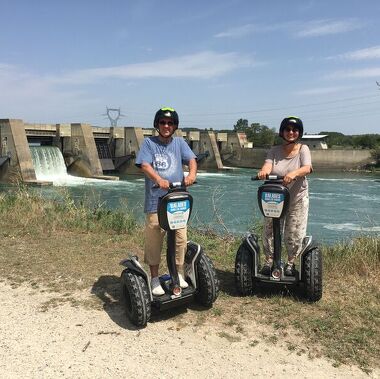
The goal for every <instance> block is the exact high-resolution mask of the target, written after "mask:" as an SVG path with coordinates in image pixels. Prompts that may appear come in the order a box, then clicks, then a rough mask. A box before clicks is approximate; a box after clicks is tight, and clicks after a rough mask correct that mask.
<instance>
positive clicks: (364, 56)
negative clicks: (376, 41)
mask: <svg viewBox="0 0 380 379" xmlns="http://www.w3.org/2000/svg"><path fill="white" fill-rule="evenodd" d="M379 58H380V46H372V47H368V48H366V49H360V50H354V51H349V52H347V53H344V54H340V55H337V56H335V57H328V58H327V59H345V60H350V61H361V60H369V59H379Z"/></svg>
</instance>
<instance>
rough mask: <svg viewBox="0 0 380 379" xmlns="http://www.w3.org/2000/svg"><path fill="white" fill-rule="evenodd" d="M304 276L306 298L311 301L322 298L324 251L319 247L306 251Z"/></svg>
mask: <svg viewBox="0 0 380 379" xmlns="http://www.w3.org/2000/svg"><path fill="white" fill-rule="evenodd" d="M302 276H303V280H304V284H305V297H306V299H307V300H308V301H311V302H315V301H318V300H320V299H321V298H322V253H321V251H320V250H319V249H318V248H314V249H312V250H309V251H308V252H306V253H305V255H304V257H303V275H302Z"/></svg>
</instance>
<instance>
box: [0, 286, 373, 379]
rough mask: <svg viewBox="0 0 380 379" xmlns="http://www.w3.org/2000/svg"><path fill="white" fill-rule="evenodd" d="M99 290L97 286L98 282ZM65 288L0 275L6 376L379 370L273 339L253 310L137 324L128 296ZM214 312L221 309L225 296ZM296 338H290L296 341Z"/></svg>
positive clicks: (188, 312)
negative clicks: (128, 312)
mask: <svg viewBox="0 0 380 379" xmlns="http://www.w3.org/2000/svg"><path fill="white" fill-rule="evenodd" d="M92 291H93V289H92ZM90 292H91V290H88V291H82V292H78V293H70V294H69V296H70V297H71V298H73V299H75V298H77V299H79V300H80V301H78V303H77V304H76V303H75V301H66V300H67V299H65V296H68V295H65V294H64V293H55V292H50V291H44V290H43V289H42V288H38V289H33V288H32V287H31V286H30V285H25V284H23V285H20V286H11V285H10V283H9V282H1V283H0V298H1V307H0V319H1V322H0V335H1V339H0V376H1V378H16V377H26V378H41V377H43V378H56V377H63V378H78V377H81V378H119V377H127V378H141V377H148V376H152V377H160V378H161V377H162V378H176V379H177V378H182V377H190V378H194V377H197V378H229V377H238V378H251V377H255V376H256V377H260V378H266V377H268V378H269V377H271V378H272V377H274V378H276V377H285V378H286V377H302V378H347V377H355V378H369V377H371V378H379V377H380V376H379V375H380V372H379V370H378V369H375V370H373V371H372V372H371V373H370V374H369V375H367V374H366V373H364V372H363V371H361V370H360V369H359V368H356V367H349V366H339V367H334V365H333V363H332V362H330V361H328V360H326V359H325V358H322V357H316V356H315V354H313V351H312V349H310V350H309V349H308V348H307V346H303V347H302V348H301V347H300V346H302V344H300V343H299V342H300V341H299V337H297V336H295V337H294V343H293V342H291V341H292V339H291V336H287V339H286V342H282V341H281V336H279V337H278V336H277V337H276V338H275V339H273V340H272V339H271V336H270V335H269V333H270V332H268V331H267V330H266V329H265V326H263V325H262V324H256V323H255V321H254V320H252V319H249V318H247V317H245V318H243V319H239V320H238V321H234V320H233V319H231V320H230V321H228V322H226V323H224V324H221V323H215V322H213V318H212V317H209V316H208V317H202V314H203V312H202V310H199V309H195V308H189V309H186V308H182V309H180V310H176V311H174V312H172V313H165V314H160V315H155V316H154V317H153V319H152V321H151V322H150V323H149V324H148V326H147V327H146V328H145V329H141V330H138V329H136V328H134V327H133V326H132V325H131V324H130V323H129V322H128V321H127V320H126V317H125V315H124V310H123V307H122V304H120V303H119V302H117V301H116V302H115V301H113V300H112V299H110V301H108V302H107V301H104V299H103V303H104V309H94V308H89V307H84V306H83V301H84V300H86V299H87V300H91V298H92V297H94V296H98V297H99V294H97V295H95V294H91V293H90ZM219 301H221V302H223V301H224V300H223V299H219V300H218V301H217V302H216V304H215V312H216V313H217V312H218V302H219ZM289 341H290V342H289Z"/></svg>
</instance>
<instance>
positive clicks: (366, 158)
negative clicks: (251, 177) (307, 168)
mask: <svg viewBox="0 0 380 379" xmlns="http://www.w3.org/2000/svg"><path fill="white" fill-rule="evenodd" d="M267 151H268V150H266V149H258V148H257V149H255V148H253V149H241V150H240V154H238V155H235V156H231V157H230V159H227V160H226V161H225V162H224V163H225V164H228V165H231V166H236V167H247V168H261V166H262V164H263V162H264V160H265V158H266V155H267ZM310 151H311V159H312V163H313V168H314V169H316V170H318V169H320V170H324V171H329V170H330V171H333V170H351V169H358V168H361V167H363V166H365V165H366V164H368V163H370V162H371V161H372V157H371V152H370V151H369V150H353V149H351V150H333V149H329V150H310Z"/></svg>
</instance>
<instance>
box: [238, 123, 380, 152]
mask: <svg viewBox="0 0 380 379" xmlns="http://www.w3.org/2000/svg"><path fill="white" fill-rule="evenodd" d="M234 131H235V132H244V133H245V134H246V136H247V139H248V141H249V142H252V143H253V146H255V147H268V146H272V145H273V144H277V143H279V142H281V140H280V138H279V137H278V132H277V131H276V129H275V128H269V127H268V126H266V125H262V124H260V123H257V122H254V123H252V124H249V123H248V120H246V119H242V118H240V119H239V120H237V122H236V124H235V125H234ZM319 134H320V135H327V137H326V139H325V141H326V143H327V146H328V147H329V148H334V147H335V148H351V149H371V150H373V149H379V148H380V134H361V135H344V134H343V133H339V132H328V131H323V132H320V133H319Z"/></svg>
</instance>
